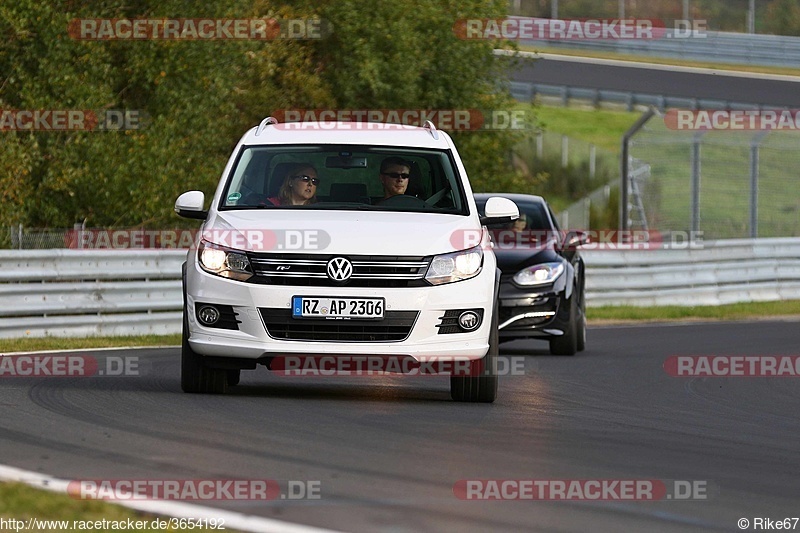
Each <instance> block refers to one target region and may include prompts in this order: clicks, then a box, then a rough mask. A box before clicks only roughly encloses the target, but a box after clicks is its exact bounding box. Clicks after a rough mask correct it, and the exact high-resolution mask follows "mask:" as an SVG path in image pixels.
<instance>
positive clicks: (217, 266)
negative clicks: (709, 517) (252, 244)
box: [197, 241, 253, 281]
mask: <svg viewBox="0 0 800 533" xmlns="http://www.w3.org/2000/svg"><path fill="white" fill-rule="evenodd" d="M197 258H198V260H199V261H200V267H201V268H202V269H203V270H205V271H206V272H208V273H209V274H214V275H216V276H222V277H223V278H229V279H235V280H238V281H247V280H248V279H250V278H251V277H252V276H253V269H252V268H251V266H250V260H249V259H247V255H245V254H244V253H242V252H240V251H236V250H231V249H230V248H226V247H224V246H220V245H218V244H213V243H210V242H208V241H201V242H200V246H199V247H198V249H197Z"/></svg>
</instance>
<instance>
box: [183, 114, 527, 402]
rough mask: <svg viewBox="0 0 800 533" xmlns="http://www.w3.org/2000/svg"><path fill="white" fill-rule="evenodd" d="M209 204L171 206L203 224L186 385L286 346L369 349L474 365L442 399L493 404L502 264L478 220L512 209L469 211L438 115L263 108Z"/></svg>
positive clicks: (506, 205)
mask: <svg viewBox="0 0 800 533" xmlns="http://www.w3.org/2000/svg"><path fill="white" fill-rule="evenodd" d="M384 183H387V185H386V186H385V187H384ZM403 185H405V187H403ZM292 187H298V189H294V190H293V189H292ZM391 187H396V188H395V189H394V190H391V191H390V189H391ZM391 192H393V193H398V192H401V193H402V194H396V195H390V193H391ZM291 194H297V196H291ZM302 194H304V195H305V196H304V197H301V195H302ZM309 197H310V200H309V201H308V202H306V203H300V204H299V205H294V203H293V202H292V201H287V198H288V200H295V201H297V199H300V200H304V199H305V198H309ZM287 203H288V204H291V205H284V204H287ZM204 205H205V198H204V195H203V193H202V192H200V191H190V192H186V193H184V194H182V195H181V196H180V197H179V198H178V200H177V201H176V203H175V211H176V212H177V213H178V214H179V215H181V216H183V217H189V218H195V219H200V220H204V221H205V222H204V223H203V226H202V228H201V231H200V235H201V239H200V240H199V244H198V246H197V247H196V248H195V249H192V250H190V251H189V255H188V258H187V262H186V263H185V265H184V274H183V292H184V318H183V348H182V365H181V386H182V388H183V390H184V391H186V392H207V393H223V392H225V391H226V390H227V388H228V386H231V385H236V384H237V383H238V382H239V375H240V371H241V370H242V369H254V368H256V365H258V364H264V365H266V366H267V367H268V368H272V369H273V370H274V366H275V364H276V360H278V359H280V358H285V357H289V356H291V357H309V356H317V357H318V356H321V355H324V356H331V357H334V358H345V357H368V356H376V357H383V358H386V357H402V358H406V359H410V360H412V361H415V362H420V361H421V362H427V363H430V362H431V361H434V362H439V363H442V362H449V363H457V362H458V363H462V364H467V365H471V368H477V369H478V370H476V371H473V372H468V373H466V374H459V375H452V376H451V385H450V388H451V396H452V398H453V399H454V400H458V401H472V402H492V401H494V399H495V397H496V395H497V375H496V372H494V371H493V370H494V369H495V367H496V358H497V354H498V347H497V345H498V333H497V294H498V284H499V279H500V278H499V272H500V271H499V270H498V269H497V265H496V262H495V257H494V254H493V253H492V250H491V245H490V244H488V243H489V240H488V234H487V232H486V231H485V228H484V226H485V224H487V223H501V222H503V221H506V222H510V221H511V220H513V219H515V218H516V217H517V216H518V210H517V207H516V205H515V204H514V203H513V202H511V201H509V200H507V199H505V198H492V199H490V200H489V201H488V202H487V203H486V208H485V211H486V212H485V216H483V217H482V216H480V215H479V213H478V210H477V208H476V206H475V201H474V199H473V197H472V190H471V188H470V184H469V181H468V179H467V173H466V170H465V169H464V166H463V164H462V162H461V159H460V157H459V155H458V152H457V151H456V148H455V146H454V145H453V142H452V139H451V138H450V136H449V135H447V134H446V133H444V132H442V131H438V130H436V128H435V127H434V126H433V124H431V123H426V125H425V126H424V127H422V128H418V127H410V126H395V125H386V124H371V125H369V124H365V123H346V122H336V123H295V124H283V125H281V124H278V123H277V121H275V119H272V118H266V119H264V121H262V122H261V124H260V125H259V126H258V127H256V128H253V129H251V130H250V131H248V132H247V133H246V134H245V135H244V136H243V137H242V139H241V140H240V141H239V143H238V144H237V146H236V148H235V149H234V151H233V154H232V155H231V158H230V160H229V161H228V164H227V166H226V167H225V170H224V172H223V174H222V178H221V179H220V182H219V186H218V187H217V191H216V193H215V194H214V198H213V200H212V201H211V206H210V208H209V209H208V210H205V209H204Z"/></svg>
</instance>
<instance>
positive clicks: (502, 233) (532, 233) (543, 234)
mask: <svg viewBox="0 0 800 533" xmlns="http://www.w3.org/2000/svg"><path fill="white" fill-rule="evenodd" d="M476 203H477V204H478V210H479V211H480V212H483V210H484V207H485V205H486V199H480V200H476ZM515 203H516V204H517V207H518V208H519V218H518V219H517V220H515V221H513V222H509V223H504V224H489V225H488V226H486V227H487V228H488V229H489V231H490V233H491V236H492V238H493V239H494V241H495V242H504V241H506V240H508V239H512V240H514V241H515V242H517V241H520V240H525V241H527V242H539V243H543V242H545V241H547V239H550V238H552V237H553V236H554V235H555V234H556V233H557V232H558V228H557V227H554V226H553V224H552V223H551V222H550V217H549V216H548V209H547V206H546V205H545V204H541V203H534V202H529V201H519V200H517V201H516V202H515ZM514 234H517V235H514Z"/></svg>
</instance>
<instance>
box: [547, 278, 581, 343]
mask: <svg viewBox="0 0 800 533" xmlns="http://www.w3.org/2000/svg"><path fill="white" fill-rule="evenodd" d="M578 298H579V296H578V294H577V293H573V295H572V298H570V299H569V321H568V323H567V330H566V331H565V332H564V334H563V335H561V336H560V337H553V338H552V339H550V353H551V354H553V355H575V353H576V352H577V351H578V330H579V329H580V325H579V322H580V316H579V313H580V306H579V305H578Z"/></svg>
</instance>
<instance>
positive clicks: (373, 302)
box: [292, 296, 386, 319]
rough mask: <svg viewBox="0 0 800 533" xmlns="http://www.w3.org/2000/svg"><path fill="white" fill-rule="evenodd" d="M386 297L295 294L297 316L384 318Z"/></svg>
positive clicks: (293, 312) (293, 306) (294, 305)
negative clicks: (321, 296) (330, 296)
mask: <svg viewBox="0 0 800 533" xmlns="http://www.w3.org/2000/svg"><path fill="white" fill-rule="evenodd" d="M385 307H386V301H385V299H384V298H319V297H316V296H293V297H292V316H293V317H295V318H373V319H374V318H383V311H384V308H385Z"/></svg>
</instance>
